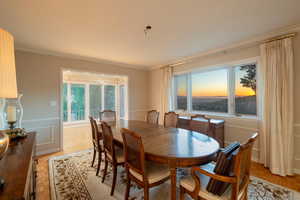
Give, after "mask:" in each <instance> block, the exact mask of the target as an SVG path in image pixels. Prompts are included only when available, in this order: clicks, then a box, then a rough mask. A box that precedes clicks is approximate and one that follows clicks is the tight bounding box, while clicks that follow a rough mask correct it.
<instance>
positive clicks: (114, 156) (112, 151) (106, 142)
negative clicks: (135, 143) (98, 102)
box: [101, 121, 125, 196]
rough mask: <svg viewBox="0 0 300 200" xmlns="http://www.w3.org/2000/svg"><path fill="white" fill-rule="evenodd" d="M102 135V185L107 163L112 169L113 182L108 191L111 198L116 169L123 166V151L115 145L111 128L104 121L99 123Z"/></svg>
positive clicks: (114, 184)
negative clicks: (103, 165)
mask: <svg viewBox="0 0 300 200" xmlns="http://www.w3.org/2000/svg"><path fill="white" fill-rule="evenodd" d="M101 128H102V135H103V146H104V155H105V167H104V171H103V177H102V183H103V182H104V180H105V177H106V174H107V166H108V163H110V164H111V165H112V169H113V181H112V187H111V191H110V195H111V196H112V195H113V194H114V191H115V186H116V180H117V167H118V166H120V165H124V161H125V159H124V154H123V149H122V148H120V147H118V146H117V145H115V142H114V139H113V134H112V131H111V127H110V126H109V125H108V124H107V123H106V122H104V121H101Z"/></svg>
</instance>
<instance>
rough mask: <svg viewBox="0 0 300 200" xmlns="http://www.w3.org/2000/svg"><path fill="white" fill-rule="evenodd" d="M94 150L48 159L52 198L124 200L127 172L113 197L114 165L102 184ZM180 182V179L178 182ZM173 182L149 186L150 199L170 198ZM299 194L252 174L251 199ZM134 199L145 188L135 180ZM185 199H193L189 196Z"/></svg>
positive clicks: (280, 199)
mask: <svg viewBox="0 0 300 200" xmlns="http://www.w3.org/2000/svg"><path fill="white" fill-rule="evenodd" d="M91 161H92V151H91V150H85V151H80V152H76V153H72V154H67V155H63V156H57V157H51V158H50V159H49V179H50V190H51V199H52V200H70V199H76V200H83V199H84V200H96V199H97V200H98V199H105V200H121V199H124V191H125V187H126V174H125V171H124V169H123V168H122V167H119V168H118V176H117V184H116V188H115V193H114V196H110V188H111V182H112V172H111V168H109V170H108V174H107V176H106V180H105V182H104V183H101V180H102V170H103V168H104V166H103V165H104V162H102V166H101V173H100V175H99V176H96V167H95V166H96V162H95V166H94V167H91ZM188 173H189V172H188V170H186V169H179V170H178V175H177V178H178V180H179V179H180V178H181V177H183V176H186V175H187V174H188ZM177 182H178V181H177ZM169 188H170V182H165V183H164V184H162V185H160V186H157V187H154V188H151V189H150V199H155V200H165V199H170V197H169V195H170V194H169V190H170V189H169ZM299 198H300V195H299V193H297V192H294V191H292V190H289V189H287V188H283V187H281V186H278V185H274V184H271V183H269V182H266V181H264V180H262V179H259V178H256V177H251V183H250V185H249V187H248V199H249V200H297V199H299ZM130 199H131V200H142V199H143V189H142V188H139V187H138V186H137V185H135V184H134V183H133V185H132V187H131V190H130ZM186 199H190V198H189V197H187V198H186Z"/></svg>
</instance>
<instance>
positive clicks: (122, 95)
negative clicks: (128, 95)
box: [120, 85, 125, 118]
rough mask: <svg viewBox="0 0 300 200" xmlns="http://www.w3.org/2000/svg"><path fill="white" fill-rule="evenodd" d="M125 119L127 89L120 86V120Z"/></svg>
mask: <svg viewBox="0 0 300 200" xmlns="http://www.w3.org/2000/svg"><path fill="white" fill-rule="evenodd" d="M124 117H125V87H124V85H121V86H120V118H124Z"/></svg>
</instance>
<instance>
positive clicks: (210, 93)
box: [191, 69, 228, 113]
mask: <svg viewBox="0 0 300 200" xmlns="http://www.w3.org/2000/svg"><path fill="white" fill-rule="evenodd" d="M191 76H192V77H191V79H192V109H193V110H195V111H210V112H222V113H227V112H228V95H227V89H228V88H227V69H220V70H214V71H208V72H202V73H193V74H192V75H191Z"/></svg>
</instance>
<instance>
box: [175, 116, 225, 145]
mask: <svg viewBox="0 0 300 200" xmlns="http://www.w3.org/2000/svg"><path fill="white" fill-rule="evenodd" d="M195 120H197V119H195ZM190 121H191V116H179V119H178V128H183V129H187V130H191V129H190ZM202 123H203V121H202ZM210 123H211V133H210V135H209V136H210V137H213V138H214V139H216V140H217V141H218V142H219V144H220V146H221V147H224V120H219V119H211V120H210ZM204 134H207V133H204Z"/></svg>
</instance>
